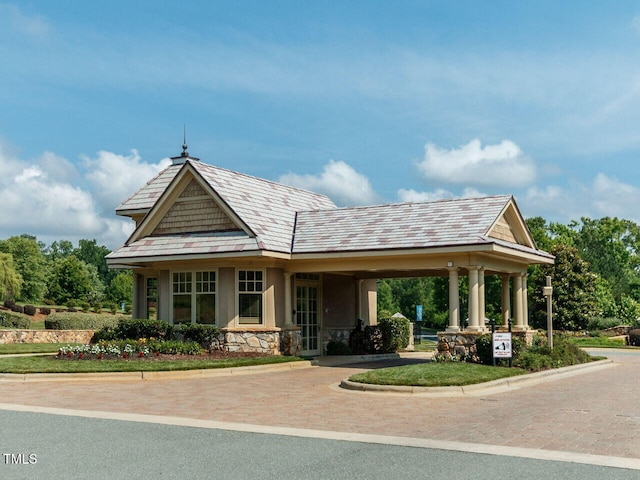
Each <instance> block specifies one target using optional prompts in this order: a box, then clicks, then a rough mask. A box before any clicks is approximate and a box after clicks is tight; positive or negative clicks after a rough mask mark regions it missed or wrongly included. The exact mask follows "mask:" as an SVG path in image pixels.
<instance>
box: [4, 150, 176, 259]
mask: <svg viewBox="0 0 640 480" xmlns="http://www.w3.org/2000/svg"><path fill="white" fill-rule="evenodd" d="M168 163H169V160H166V161H165V160H162V161H160V162H158V163H157V164H148V163H145V162H143V161H142V160H141V159H140V157H139V156H138V154H137V152H135V151H134V152H132V154H131V155H130V156H122V155H117V154H115V153H111V152H99V153H98V156H97V158H96V159H94V160H87V161H86V162H85V167H86V170H82V171H80V172H77V171H76V170H75V168H74V167H73V165H72V164H71V163H70V162H69V161H67V160H66V159H64V158H62V157H59V156H57V155H55V154H53V153H50V152H46V153H44V154H43V155H42V156H41V157H40V158H38V159H36V160H35V161H34V162H28V161H25V160H21V159H19V158H16V157H15V156H12V155H11V154H9V153H8V148H7V147H6V145H4V144H3V142H0V174H1V175H0V199H2V215H0V238H7V237H9V236H11V235H19V234H22V233H29V234H32V235H36V236H37V237H38V239H40V240H42V241H44V242H45V243H50V242H51V241H53V240H59V239H66V240H71V241H77V240H79V239H81V238H96V239H97V241H98V243H100V244H103V245H106V246H107V247H109V248H115V247H117V246H119V245H120V244H121V243H122V242H123V241H124V240H125V239H126V238H127V237H128V236H129V235H130V234H131V231H132V229H133V222H131V221H130V220H128V219H124V218H123V219H120V218H116V217H115V213H114V208H115V206H117V205H118V204H119V203H120V202H121V201H123V200H124V199H126V198H127V197H128V196H130V195H131V194H132V193H134V192H135V191H136V190H137V189H138V188H139V187H141V186H142V185H144V183H145V182H146V181H148V180H149V179H151V178H152V177H153V176H154V175H156V174H157V173H158V171H159V170H160V169H162V168H164V166H166V165H168ZM87 182H88V184H89V185H91V186H92V187H95V189H96V190H95V192H94V191H92V190H89V189H87V188H86V187H85V186H84V184H86V183H87Z"/></svg>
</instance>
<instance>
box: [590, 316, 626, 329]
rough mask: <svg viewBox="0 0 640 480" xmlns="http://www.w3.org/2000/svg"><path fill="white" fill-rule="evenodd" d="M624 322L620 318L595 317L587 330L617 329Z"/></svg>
mask: <svg viewBox="0 0 640 480" xmlns="http://www.w3.org/2000/svg"><path fill="white" fill-rule="evenodd" d="M621 324H622V321H620V319H619V318H602V317H593V318H591V319H590V320H589V323H588V324H587V329H588V330H589V331H590V332H591V331H598V330H606V329H607V328H613V327H617V326H618V325H621Z"/></svg>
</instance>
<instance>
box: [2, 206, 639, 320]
mask: <svg viewBox="0 0 640 480" xmlns="http://www.w3.org/2000/svg"><path fill="white" fill-rule="evenodd" d="M527 225H528V227H529V229H530V231H531V234H532V235H533V238H534V240H535V242H536V244H537V246H538V248H540V249H541V250H544V251H546V252H549V253H551V254H553V255H555V257H556V261H555V263H554V264H553V265H544V266H540V265H533V266H531V267H529V272H528V273H529V278H528V282H527V284H528V288H529V292H528V293H529V315H530V323H531V325H532V326H534V327H539V328H545V326H546V299H545V298H544V297H543V296H542V287H543V286H544V284H545V278H546V276H547V275H549V276H551V278H552V282H553V288H554V290H553V311H554V325H555V327H556V328H558V329H563V330H581V329H587V328H590V329H595V328H604V327H607V326H613V325H614V324H626V325H632V324H635V323H637V319H638V318H639V317H640V226H638V225H637V224H636V223H634V222H632V221H630V220H623V219H618V218H610V217H605V218H601V219H590V218H586V217H583V218H582V219H581V220H580V221H572V222H570V223H568V224H562V223H555V222H548V221H546V220H545V219H544V218H542V217H534V218H530V219H528V220H527ZM109 253H110V250H109V249H108V248H107V247H105V246H100V245H98V244H97V242H96V240H95V239H94V240H80V241H79V242H78V245H77V246H74V245H73V244H72V242H70V241H68V240H59V241H54V242H53V243H51V244H50V245H46V244H44V243H42V242H39V241H38V240H37V238H36V237H34V236H32V235H27V234H24V235H19V236H13V237H10V238H7V239H5V240H0V298H2V299H3V300H5V299H12V300H16V301H19V302H24V303H33V304H52V305H69V304H70V303H72V304H76V305H78V304H80V303H87V304H89V305H92V306H93V305H95V304H97V303H103V304H104V303H107V304H120V303H121V302H125V303H130V302H131V295H132V290H133V287H132V285H133V279H132V273H131V271H118V270H110V269H109V268H108V267H107V263H106V259H105V257H106V255H107V254H109ZM448 291H449V280H448V278H446V277H426V278H403V279H382V280H379V282H378V311H379V316H387V315H391V314H393V313H395V312H401V313H402V314H404V315H405V316H406V317H408V318H410V319H412V320H414V319H415V317H416V305H422V309H423V320H424V322H425V324H426V325H428V326H431V327H434V328H444V327H445V326H446V325H447V321H448V315H449V314H448V308H449V307H448V299H449V295H448ZM467 291H468V287H467V281H466V278H465V277H461V279H460V300H461V305H460V308H461V317H462V318H463V319H464V318H466V316H467V305H466V298H467ZM485 292H486V314H487V317H488V318H493V319H495V320H499V319H500V316H501V280H500V278H499V277H497V276H487V277H485Z"/></svg>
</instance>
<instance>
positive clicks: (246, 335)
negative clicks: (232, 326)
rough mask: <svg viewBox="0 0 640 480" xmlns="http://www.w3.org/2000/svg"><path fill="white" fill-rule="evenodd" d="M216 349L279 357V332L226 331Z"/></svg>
mask: <svg viewBox="0 0 640 480" xmlns="http://www.w3.org/2000/svg"><path fill="white" fill-rule="evenodd" d="M218 348H221V349H223V350H227V351H229V352H258V353H269V354H271V355H280V331H279V330H278V331H276V330H272V331H261V332H251V331H234V332H229V331H226V332H224V333H223V335H222V342H218Z"/></svg>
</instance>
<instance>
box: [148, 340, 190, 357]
mask: <svg viewBox="0 0 640 480" xmlns="http://www.w3.org/2000/svg"><path fill="white" fill-rule="evenodd" d="M147 345H148V346H149V348H150V349H151V351H153V352H158V353H165V354H172V355H199V354H201V353H202V347H201V346H200V344H199V343H198V342H182V341H180V340H152V341H150V342H147Z"/></svg>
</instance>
